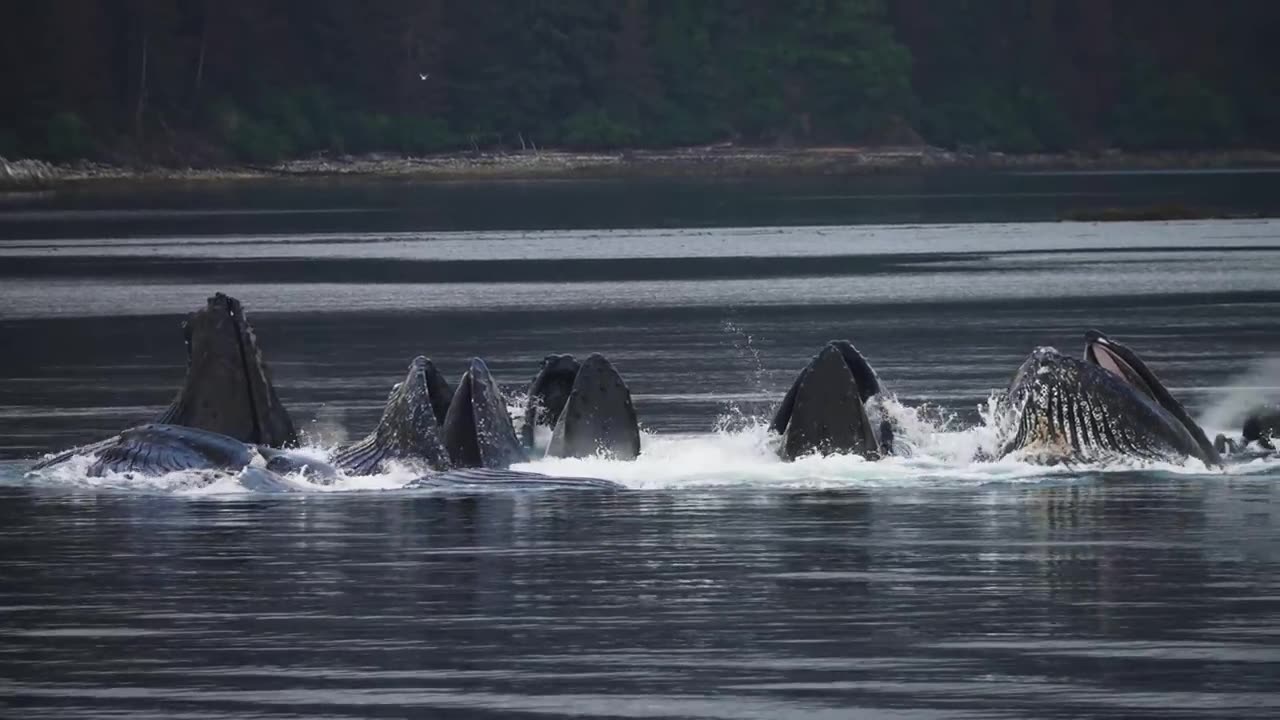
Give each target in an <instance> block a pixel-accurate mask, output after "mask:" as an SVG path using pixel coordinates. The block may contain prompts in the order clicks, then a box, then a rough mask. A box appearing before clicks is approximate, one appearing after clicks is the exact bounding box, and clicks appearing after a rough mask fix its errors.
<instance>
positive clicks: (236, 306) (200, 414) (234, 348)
mask: <svg viewBox="0 0 1280 720" xmlns="http://www.w3.org/2000/svg"><path fill="white" fill-rule="evenodd" d="M183 333H184V335H185V338H186V344H187V376H186V379H185V380H184V381H183V386H182V389H181V390H180V391H179V392H178V396H177V397H176V398H175V399H174V401H173V403H172V404H171V405H170V406H169V408H168V409H166V410H165V412H164V413H163V414H161V416H160V417H159V418H158V422H159V423H160V424H169V425H183V426H186V427H193V428H198V429H201V430H208V431H210V432H216V433H221V434H223V435H228V436H230V437H233V438H236V439H237V440H240V441H241V442H247V443H253V444H261V445H268V446H271V447H285V446H291V445H296V444H297V441H298V436H297V430H296V429H295V428H294V425H293V420H292V419H291V418H290V417H289V413H288V412H287V411H286V410H285V409H284V406H283V405H281V404H280V400H279V398H278V397H277V395H276V391H275V387H274V386H273V385H272V382H271V373H270V371H269V370H268V368H267V364H266V361H265V360H263V358H262V351H261V349H260V348H259V347H258V341H257V336H256V335H255V334H254V331H253V327H252V326H251V325H250V324H249V320H248V318H247V317H246V316H245V313H244V310H243V308H241V306H240V303H239V301H237V300H236V299H235V298H232V297H228V296H226V295H224V294H222V293H218V294H216V295H214V296H213V297H211V298H209V300H208V303H207V304H206V306H205V307H204V308H203V309H201V310H198V311H196V312H194V313H192V314H191V315H190V316H188V318H187V320H186V322H184V323H183Z"/></svg>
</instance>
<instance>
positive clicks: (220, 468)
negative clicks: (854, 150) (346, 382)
mask: <svg viewBox="0 0 1280 720" xmlns="http://www.w3.org/2000/svg"><path fill="white" fill-rule="evenodd" d="M182 327H183V333H184V337H185V341H186V348H187V375H186V379H185V380H184V382H183V385H182V388H181V389H180V390H179V392H178V396H177V397H176V398H175V400H174V401H173V403H172V404H171V405H170V406H169V408H168V409H167V410H166V411H165V412H164V413H163V414H162V415H161V416H160V417H159V418H157V419H156V420H155V421H154V422H152V423H149V424H145V425H141V426H138V427H133V428H129V429H127V430H125V431H123V432H121V433H120V434H118V435H115V436H113V437H110V438H107V439H105V440H102V441H100V442H97V443H93V444H91V445H87V446H82V447H77V448H73V449H71V450H67V451H64V452H62V453H59V454H56V455H52V456H50V457H47V458H45V459H43V460H41V461H39V462H38V463H36V465H35V466H34V467H33V468H32V470H33V471H34V472H40V471H42V470H44V469H46V468H49V467H52V466H55V465H58V464H61V463H64V462H67V461H69V460H71V459H72V458H74V457H83V456H88V457H89V458H91V465H90V466H89V468H88V474H89V475H91V476H102V475H105V474H108V473H126V474H135V475H158V474H164V473H168V472H175V471H179V470H203V471H215V472H221V473H235V474H237V475H238V476H239V478H240V481H241V483H242V484H243V485H245V486H246V487H248V488H250V489H268V490H287V489H291V488H293V487H294V486H293V485H292V484H291V483H289V482H288V481H287V480H286V479H285V477H284V476H286V475H290V474H297V473H301V474H303V475H305V476H306V477H307V478H308V479H309V480H311V481H312V482H318V483H331V482H333V481H334V480H335V479H337V478H338V477H340V476H341V475H343V474H346V475H372V474H377V473H380V472H384V471H386V470H387V469H389V467H390V466H391V465H392V464H393V463H395V464H399V465H400V466H402V467H409V468H412V469H414V470H419V471H421V477H419V478H418V479H416V480H414V481H413V482H411V483H410V484H409V487H426V488H432V487H444V488H457V487H481V486H483V487H530V486H536V487H564V488H593V489H617V488H619V487H620V486H619V485H617V484H616V483H612V482H610V481H607V480H600V479H595V478H579V477H568V478H565V477H552V476H548V475H543V474H539V473H531V472H521V471H515V470H511V469H510V466H511V465H514V464H517V463H521V462H526V461H528V460H529V459H531V456H532V453H533V452H534V445H535V444H534V435H535V428H537V427H544V428H547V429H549V430H550V432H551V440H550V442H549V444H548V445H547V447H546V449H545V453H546V455H548V456H551V457H587V456H594V455H600V454H604V455H607V456H609V457H611V458H613V459H617V460H633V459H635V458H636V457H637V456H639V454H640V452H641V448H640V431H639V425H638V422H637V418H636V413H635V409H634V407H633V405H632V401H631V393H630V390H629V389H628V388H627V385H626V383H625V382H624V381H623V380H622V378H621V376H620V375H619V374H618V372H617V370H616V369H615V368H614V367H613V365H612V364H611V363H610V362H609V361H608V360H607V359H606V358H605V357H604V356H602V355H599V354H592V355H591V356H590V357H588V358H587V359H586V360H585V361H583V362H579V361H578V360H576V359H575V358H574V357H573V356H571V355H549V356H547V357H546V358H545V359H544V360H543V362H542V366H541V368H540V369H539V371H538V373H537V374H536V376H535V377H534V378H533V381H532V382H531V383H530V385H529V391H528V402H527V404H526V407H525V410H524V414H523V417H522V418H521V420H522V424H521V427H520V432H519V433H517V431H516V423H515V422H513V418H512V417H511V414H510V411H509V410H508V403H507V401H506V399H505V398H504V396H503V393H502V391H501V389H500V388H499V386H498V384H497V382H495V380H494V379H493V376H492V375H491V374H490V373H489V369H488V367H487V366H486V364H485V362H484V361H483V360H481V359H480V358H474V359H472V360H471V362H470V365H469V367H468V368H467V370H466V372H465V373H464V374H463V375H462V378H461V379H460V380H459V382H458V386H457V388H456V389H454V388H451V387H450V386H449V383H448V381H447V380H446V379H445V378H444V376H443V375H442V374H441V373H440V372H439V370H437V369H436V367H435V366H434V365H433V364H432V362H431V361H430V360H428V359H427V358H425V357H422V356H419V357H416V358H414V359H413V361H412V362H411V363H410V364H409V369H408V373H407V375H406V376H405V378H404V380H403V381H401V382H399V383H397V384H396V385H395V386H394V387H393V388H392V390H391V393H390V396H389V398H388V400H387V403H386V406H385V408H384V410H383V413H382V417H381V419H380V420H379V422H378V425H377V427H375V428H374V429H373V431H372V432H370V433H369V435H368V436H366V437H365V438H363V439H362V440H360V441H358V442H356V443H354V444H352V445H349V446H346V447H343V448H340V449H338V450H337V451H335V452H334V453H332V455H331V456H330V457H328V458H327V459H325V460H320V459H317V458H315V457H313V456H312V455H311V454H304V453H299V452H296V451H294V450H293V448H296V447H297V446H298V444H299V443H298V439H299V438H298V432H297V429H296V427H295V425H294V423H293V420H292V418H291V417H290V416H289V413H288V411H287V410H285V408H284V406H283V405H282V404H281V403H280V400H279V398H278V397H277V395H276V391H275V388H274V387H273V385H272V383H271V373H270V371H269V369H268V367H267V364H266V362H265V360H264V359H263V357H262V352H261V349H260V348H259V346H258V341H257V337H256V335H255V333H254V331H253V328H252V326H251V325H250V324H249V320H248V318H247V317H246V315H245V313H244V310H243V309H242V308H241V306H240V303H239V301H237V300H236V299H234V298H231V297H229V296H227V295H224V294H222V293H218V294H216V295H214V296H213V297H211V298H209V299H208V301H207V303H206V306H205V307H204V308H202V309H200V310H198V311H196V312H194V313H192V314H191V315H189V316H188V318H187V319H186V321H185V322H184V323H183V325H182ZM881 393H882V389H881V383H880V380H879V378H878V376H877V374H876V372H875V370H874V369H872V367H871V365H870V363H869V362H867V360H866V358H865V357H863V355H862V354H861V353H860V352H858V350H857V349H856V348H855V347H854V346H853V345H852V344H851V343H849V342H848V341H845V340H840V341H831V342H829V343H827V345H826V346H824V347H823V348H822V350H821V351H820V352H819V353H818V354H817V355H816V356H814V358H813V359H812V360H811V361H810V362H809V363H808V365H807V366H806V367H805V368H804V369H802V370H801V371H800V374H799V376H798V377H797V378H796V380H795V382H794V383H793V384H792V385H791V388H790V389H789V390H788V392H787V394H786V395H785V397H784V398H783V399H782V401H781V403H780V404H779V406H778V409H777V411H776V413H775V415H774V418H773V421H772V423H771V424H770V428H771V430H772V431H773V432H774V433H776V434H777V435H778V436H780V443H779V449H778V452H779V454H780V455H781V456H782V457H783V458H784V459H788V460H790V459H794V458H797V457H800V456H804V455H811V454H822V455H829V454H856V455H860V456H862V457H864V458H866V459H868V460H876V459H879V458H881V457H883V456H885V455H889V454H893V452H894V443H893V436H894V424H893V422H892V420H890V419H888V418H885V419H882V420H881V421H880V422H879V423H878V424H875V423H873V422H872V419H871V416H870V414H869V412H868V403H869V402H870V401H871V399H872V398H873V397H875V396H877V395H880V394H881ZM999 404H1000V412H999V413H998V415H999V417H1002V418H1005V419H1006V420H1007V422H1006V423H1005V424H1004V427H1003V437H1002V441H1001V444H1000V447H999V450H998V452H997V454H996V456H995V457H986V458H975V459H996V458H999V457H1006V456H1014V457H1017V458H1018V459H1020V460H1024V461H1028V462H1036V463H1045V464H1053V463H1060V462H1074V461H1082V462H1091V461H1106V460H1112V459H1118V458H1139V459H1151V460H1166V461H1174V462H1178V461H1185V460H1187V459H1191V458H1194V459H1196V460H1199V461H1201V462H1202V463H1204V464H1205V465H1208V466H1217V465H1221V464H1222V462H1223V457H1224V455H1227V454H1235V453H1240V452H1243V451H1244V450H1245V449H1246V448H1247V447H1248V446H1249V445H1251V444H1255V443H1256V444H1257V445H1258V447H1260V448H1262V449H1265V450H1273V449H1274V448H1273V446H1272V444H1271V436H1272V433H1273V432H1274V431H1275V428H1276V427H1277V426H1280V410H1277V409H1275V408H1269V409H1268V408H1264V409H1262V410H1259V411H1257V412H1255V413H1253V414H1251V415H1250V417H1249V419H1248V420H1247V421H1246V422H1245V428H1244V432H1243V435H1242V437H1241V438H1240V439H1238V440H1235V439H1228V438H1225V437H1223V436H1221V435H1220V436H1218V438H1217V439H1216V440H1215V442H1212V443H1211V442H1210V441H1209V440H1208V438H1207V437H1206V435H1205V433H1204V431H1203V430H1202V429H1201V428H1200V427H1199V426H1198V425H1197V424H1196V423H1195V421H1194V420H1192V419H1191V417H1190V415H1189V414H1188V413H1187V412H1186V410H1185V409H1184V408H1183V406H1182V405H1181V404H1180V403H1179V402H1178V401H1177V400H1176V399H1175V398H1174V397H1173V396H1172V395H1171V394H1170V393H1169V391H1168V389H1167V388H1165V386H1164V384H1163V383H1162V382H1161V381H1160V380H1159V378H1158V377H1156V375H1155V373H1154V372H1153V371H1152V370H1151V369H1150V368H1149V367H1148V366H1147V364H1146V363H1145V362H1144V361H1143V360H1142V359H1141V358H1140V357H1139V356H1138V355H1137V353H1135V352H1134V351H1132V350H1131V349H1129V348H1128V347H1126V346H1124V345H1122V344H1120V343H1119V342H1116V341H1114V340H1111V339H1109V338H1107V337H1106V336H1105V335H1103V334H1102V333H1099V332H1096V331H1090V332H1088V333H1087V334H1086V335H1085V352H1084V356H1083V359H1076V358H1073V357H1069V356H1066V355H1063V354H1061V353H1059V352H1057V351H1056V350H1054V349H1052V348H1046V347H1041V348H1037V349H1035V350H1034V351H1033V352H1032V353H1031V354H1030V356H1028V358H1027V359H1026V361H1025V362H1023V364H1022V366H1021V367H1020V368H1018V371H1017V372H1016V373H1015V375H1014V378H1013V380H1012V382H1011V383H1010V385H1009V388H1008V390H1007V392H1005V393H1004V394H1003V395H1002V396H1001V398H1000V401H999Z"/></svg>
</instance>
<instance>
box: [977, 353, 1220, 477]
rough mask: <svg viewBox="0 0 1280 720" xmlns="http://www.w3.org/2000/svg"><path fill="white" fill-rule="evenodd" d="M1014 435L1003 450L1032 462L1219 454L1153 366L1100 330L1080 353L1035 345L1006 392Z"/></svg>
mask: <svg viewBox="0 0 1280 720" xmlns="http://www.w3.org/2000/svg"><path fill="white" fill-rule="evenodd" d="M1002 404H1003V405H1004V407H1005V412H1006V413H1007V414H1008V415H1007V416H1009V417H1012V419H1013V422H1012V423H1011V425H1010V426H1009V432H1010V433H1011V436H1010V437H1008V438H1007V439H1006V440H1005V441H1004V442H1003V443H1002V446H1001V450H1000V455H1001V456H1007V455H1010V454H1013V453H1017V454H1018V455H1019V456H1021V457H1022V458H1023V459H1027V460H1030V461H1034V462H1043V463H1057V462H1064V461H1073V460H1083V461H1099V460H1108V459H1113V458H1117V457H1135V458H1143V459H1150V460H1169V461H1174V462H1180V461H1182V460H1185V459H1187V458H1196V459H1198V460H1200V461H1202V462H1204V463H1205V464H1206V465H1218V464H1220V463H1221V457H1220V456H1219V454H1218V452H1217V451H1216V450H1215V449H1214V447H1213V445H1212V444H1211V443H1210V442H1209V441H1208V439H1207V438H1206V437H1205V434H1204V431H1203V430H1201V429H1200V427H1199V426H1198V425H1196V423H1195V421H1193V420H1192V419H1191V417H1190V415H1188V414H1187V412H1186V410H1185V409H1184V408H1183V407H1182V405H1181V403H1179V402H1178V401H1177V400H1176V399H1174V397H1173V396H1172V395H1171V394H1170V393H1169V391H1168V389H1166V388H1165V386H1164V383H1162V382H1161V381H1160V379H1159V378H1158V377H1156V375H1155V373H1154V372H1153V371H1152V370H1151V369H1150V368H1149V367H1148V366H1147V365H1146V363H1145V362H1143V361H1142V359H1141V358H1140V357H1138V355H1137V353H1135V352H1133V351H1132V350H1131V349H1129V348H1128V347H1126V346H1124V345H1122V344H1120V343H1118V342H1116V341H1114V340H1111V339H1109V338H1107V337H1106V336H1105V335H1103V334H1102V333H1100V332H1098V331H1096V330H1090V331H1089V332H1088V333H1086V335H1085V353H1084V359H1083V360H1077V359H1075V358H1071V357H1068V356H1066V355H1063V354H1061V353H1059V352H1058V351H1057V350H1054V349H1053V348H1048V347H1040V348H1036V349H1035V350H1034V351H1032V353H1031V354H1030V355H1029V356H1028V357H1027V359H1026V361H1024V362H1023V364H1022V365H1021V366H1020V367H1019V368H1018V371H1017V373H1015V375H1014V377H1013V380H1012V381H1011V382H1010V384H1009V389H1008V391H1007V393H1006V395H1005V396H1004V399H1003V400H1002Z"/></svg>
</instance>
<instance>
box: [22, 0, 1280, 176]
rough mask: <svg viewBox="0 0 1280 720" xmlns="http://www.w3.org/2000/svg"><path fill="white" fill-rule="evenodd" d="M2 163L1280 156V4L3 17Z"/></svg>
mask: <svg viewBox="0 0 1280 720" xmlns="http://www.w3.org/2000/svg"><path fill="white" fill-rule="evenodd" d="M0 27H3V28H5V30H7V32H6V33H5V36H4V42H0V91H2V92H3V93H4V97H5V98H6V102H5V103H4V104H3V105H2V106H0V152H4V153H9V154H14V153H20V154H32V155H39V156H46V157H54V158H59V159H67V158H74V157H81V156H104V157H108V158H111V157H115V158H119V159H129V158H144V159H153V160H161V161H173V162H198V161H208V162H219V161H222V160H224V159H226V158H228V157H231V158H240V159H243V160H248V161H253V162H263V161H271V160H275V159H279V158H284V157H290V156H298V155H306V154H311V153H321V152H327V153H345V152H366V151H391V152H403V153H428V152H435V151H439V150H444V149H470V148H475V149H487V148H505V149H508V150H511V149H517V150H518V149H521V148H525V149H530V148H533V147H549V146H563V147H579V148H612V147H644V146H649V147H653V146H673V145H684V144H700V143H707V142H716V141H725V140H732V141H735V142H739V143H756V144H787V145H813V144H822V143H884V142H891V143H898V142H919V141H924V142H928V143H931V144H935V145H942V146H946V147H961V148H968V147H973V148H987V149H992V150H1009V151H1035V150H1066V149H1073V148H1086V149H1092V148H1101V147H1122V148H1136V149H1148V148H1150V149H1159V148H1207V147H1228V146H1239V145H1257V146H1273V145H1276V144H1277V143H1278V142H1280V78H1278V76H1277V75H1276V73H1275V72H1274V71H1273V69H1274V68H1275V67H1276V66H1277V63H1278V62H1280V45H1278V44H1276V43H1274V42H1272V34H1273V33H1272V30H1273V29H1274V28H1276V27H1280V3H1275V2H1271V1H1270V0H1220V1H1218V2H1210V0H947V1H946V2H938V1H936V0H795V1H794V2H781V1H780V0H700V1H698V2H668V1H665V0H663V1H659V0H615V1H613V2H603V3H602V2H597V1H595V0H536V1H535V0H467V1H466V2H463V1H462V0H377V1H374V0H363V1H361V0H276V1H275V2H270V3H263V2H259V1H257V0H50V1H49V2H44V3H34V2H11V3H2V4H0Z"/></svg>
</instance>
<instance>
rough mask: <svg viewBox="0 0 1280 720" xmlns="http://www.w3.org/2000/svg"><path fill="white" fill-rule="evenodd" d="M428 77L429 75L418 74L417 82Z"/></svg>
mask: <svg viewBox="0 0 1280 720" xmlns="http://www.w3.org/2000/svg"><path fill="white" fill-rule="evenodd" d="M429 77H431V73H418V79H419V80H426V79H427V78H429Z"/></svg>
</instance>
